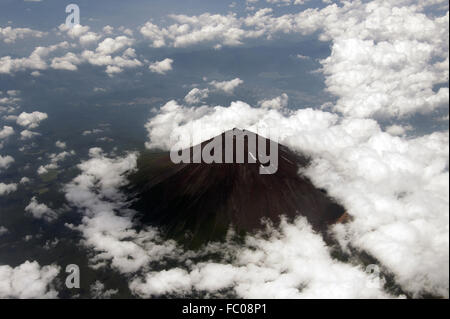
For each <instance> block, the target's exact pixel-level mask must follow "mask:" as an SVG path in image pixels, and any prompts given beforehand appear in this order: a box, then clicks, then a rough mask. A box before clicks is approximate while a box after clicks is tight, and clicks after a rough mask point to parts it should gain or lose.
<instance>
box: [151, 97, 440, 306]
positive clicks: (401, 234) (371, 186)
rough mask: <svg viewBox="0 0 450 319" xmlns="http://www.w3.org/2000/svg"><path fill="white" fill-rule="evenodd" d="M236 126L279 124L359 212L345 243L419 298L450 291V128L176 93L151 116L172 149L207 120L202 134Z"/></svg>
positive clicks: (160, 141) (315, 172)
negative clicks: (400, 130)
mask: <svg viewBox="0 0 450 319" xmlns="http://www.w3.org/2000/svg"><path fill="white" fill-rule="evenodd" d="M233 127H239V128H243V129H249V130H253V131H255V132H257V131H258V129H259V128H261V127H269V128H271V131H270V132H271V133H272V132H274V133H275V134H277V135H278V137H279V138H280V140H281V142H282V143H283V144H286V145H287V146H290V147H291V148H292V149H295V150H301V151H302V152H304V153H306V155H309V156H311V157H312V158H313V165H311V166H310V167H309V168H308V169H307V170H306V171H305V172H304V173H305V174H307V175H308V176H309V177H310V178H311V179H312V180H313V181H314V183H315V184H316V185H317V186H319V187H322V188H324V189H326V190H327V191H328V192H329V193H330V194H331V195H332V196H333V197H334V198H337V199H338V200H339V201H340V202H342V203H343V204H344V206H345V207H346V208H347V210H348V212H349V213H350V215H352V216H353V217H354V220H353V221H351V222H350V223H348V224H346V225H345V226H342V225H339V226H336V228H335V230H334V233H335V235H336V237H337V238H338V239H339V241H340V243H341V244H342V247H344V248H345V247H347V245H349V246H351V247H353V248H354V249H356V251H365V252H367V253H369V254H370V255H372V256H373V257H375V258H376V259H378V260H379V261H380V262H381V265H382V267H385V269H387V271H388V272H391V273H393V274H394V275H395V280H396V282H397V283H398V284H400V285H401V286H402V288H403V289H405V291H408V292H409V293H411V294H412V295H414V296H420V295H421V294H422V293H432V294H435V295H439V296H443V297H447V296H448V282H449V280H448V269H449V258H448V237H449V236H448V233H449V228H448V225H449V220H448V219H449V217H448V207H449V200H448V194H449V185H448V154H449V147H448V140H449V135H448V131H447V132H441V133H433V134H431V135H426V136H423V137H419V138H414V139H407V138H400V137H396V136H392V135H390V134H387V133H384V132H383V131H382V130H381V128H380V127H379V125H378V123H377V122H375V121H373V120H363V119H350V118H342V117H339V116H338V115H336V114H332V113H328V112H324V111H318V110H312V109H301V110H297V111H289V110H288V111H286V110H285V111H284V112H280V111H278V110H274V109H262V108H252V107H250V106H249V105H247V104H246V103H243V102H233V103H232V104H231V105H230V106H229V107H226V108H225V107H221V106H215V107H207V106H203V107H200V108H188V107H185V106H181V105H178V104H177V103H176V102H174V101H171V102H168V103H167V104H166V105H165V106H163V107H162V108H161V110H160V112H159V114H157V115H156V116H155V117H153V118H152V119H150V120H149V122H148V123H147V125H146V128H147V130H148V133H149V141H148V142H147V144H146V145H147V147H149V148H154V147H157V148H158V147H159V148H163V149H170V147H171V146H173V145H174V144H175V143H180V140H179V137H184V138H185V139H181V143H184V144H183V146H190V138H189V137H190V136H192V133H193V129H199V128H200V131H201V133H202V134H201V135H200V134H198V135H197V137H198V139H199V141H201V140H205V139H208V138H211V137H213V136H215V135H218V134H220V133H221V132H223V131H225V130H229V129H231V128H233ZM197 133H198V132H197ZM195 137H196V136H195V135H194V139H195ZM199 141H194V143H196V142H199ZM180 146H182V145H180ZM424 261H427V262H424Z"/></svg>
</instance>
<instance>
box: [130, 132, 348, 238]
mask: <svg viewBox="0 0 450 319" xmlns="http://www.w3.org/2000/svg"><path fill="white" fill-rule="evenodd" d="M240 132H243V131H240ZM246 133H248V134H254V133H249V132H248V131H246ZM254 135H256V134H254ZM222 136H223V134H222ZM247 142H248V141H247V139H245V151H246V152H247V151H248V145H247ZM266 142H267V144H268V143H269V140H266ZM206 143H207V142H204V143H202V144H201V147H202V148H203V147H204V146H205V144H206ZM278 159H279V164H278V171H277V172H276V173H275V174H273V175H260V173H259V163H248V162H247V158H246V162H245V163H242V164H236V163H233V164H205V163H198V164H195V163H191V164H173V163H172V162H171V160H170V157H169V154H168V153H159V154H155V153H153V154H146V155H144V156H141V158H140V159H139V162H138V168H139V170H138V172H137V173H136V174H134V175H133V176H131V178H130V180H131V182H132V191H133V194H134V197H133V199H134V202H133V208H135V209H136V210H138V211H139V212H140V213H141V214H140V218H141V221H142V222H144V223H148V224H152V225H158V226H163V227H164V228H165V229H166V230H167V231H168V234H169V235H170V236H171V237H174V238H176V239H183V240H184V241H185V240H188V239H187V238H186V239H185V237H190V242H189V240H188V242H189V244H190V245H191V246H198V245H200V244H202V243H205V242H207V241H210V240H220V239H223V238H224V236H225V235H226V232H227V230H228V228H229V226H230V225H233V227H234V228H235V229H236V230H237V231H238V233H244V232H246V231H252V230H255V229H258V228H261V226H262V224H261V219H262V218H267V219H270V220H271V221H273V222H274V223H278V222H279V220H280V215H285V216H287V217H288V218H293V217H296V216H298V215H302V216H306V217H307V219H308V221H309V222H310V223H311V224H312V225H313V227H314V229H315V230H318V231H321V230H324V229H325V228H326V227H327V226H328V225H329V224H331V223H334V222H336V221H337V220H338V219H339V218H340V217H341V216H342V215H343V214H344V209H343V208H342V207H341V206H339V205H338V204H336V203H335V202H334V201H333V200H332V199H330V198H329V197H327V195H326V194H325V193H324V192H323V191H321V190H319V189H317V188H315V187H314V185H313V184H312V183H311V182H310V181H309V180H308V179H307V178H306V177H304V176H301V175H299V174H298V170H299V167H302V166H303V167H304V166H306V165H307V163H308V160H307V159H306V158H305V157H301V156H299V155H297V154H295V153H294V152H292V151H290V150H289V149H288V148H287V147H285V146H282V145H279V152H278Z"/></svg>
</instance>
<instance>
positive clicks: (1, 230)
mask: <svg viewBox="0 0 450 319" xmlns="http://www.w3.org/2000/svg"><path fill="white" fill-rule="evenodd" d="M8 232H9V230H8V229H7V228H6V227H4V226H0V236H2V235H4V234H6V233H8Z"/></svg>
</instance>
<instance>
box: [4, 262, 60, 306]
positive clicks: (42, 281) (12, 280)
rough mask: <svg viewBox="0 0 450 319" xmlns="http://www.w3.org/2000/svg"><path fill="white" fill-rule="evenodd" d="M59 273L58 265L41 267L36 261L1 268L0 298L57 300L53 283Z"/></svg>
mask: <svg viewBox="0 0 450 319" xmlns="http://www.w3.org/2000/svg"><path fill="white" fill-rule="evenodd" d="M59 271H60V267H58V266H56V265H49V266H44V267H41V266H40V265H39V263H37V262H36V261H33V262H29V261H26V262H24V263H23V264H21V265H19V266H17V267H15V268H12V267H10V266H7V265H6V266H0V298H20V299H30V298H39V299H43V298H44V299H46V298H57V297H58V292H57V291H56V290H55V289H54V287H53V286H52V282H53V280H54V279H55V278H56V276H57V275H58V273H59Z"/></svg>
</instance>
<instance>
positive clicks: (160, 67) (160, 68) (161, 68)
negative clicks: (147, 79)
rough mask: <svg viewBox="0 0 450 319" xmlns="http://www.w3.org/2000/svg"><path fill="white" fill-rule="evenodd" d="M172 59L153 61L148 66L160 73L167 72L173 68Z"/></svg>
mask: <svg viewBox="0 0 450 319" xmlns="http://www.w3.org/2000/svg"><path fill="white" fill-rule="evenodd" d="M172 63H173V60H172V59H169V58H167V59H164V60H162V61H157V62H153V63H151V64H150V66H149V67H148V68H149V69H150V71H152V72H155V73H159V74H166V73H167V72H168V71H170V70H172Z"/></svg>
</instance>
